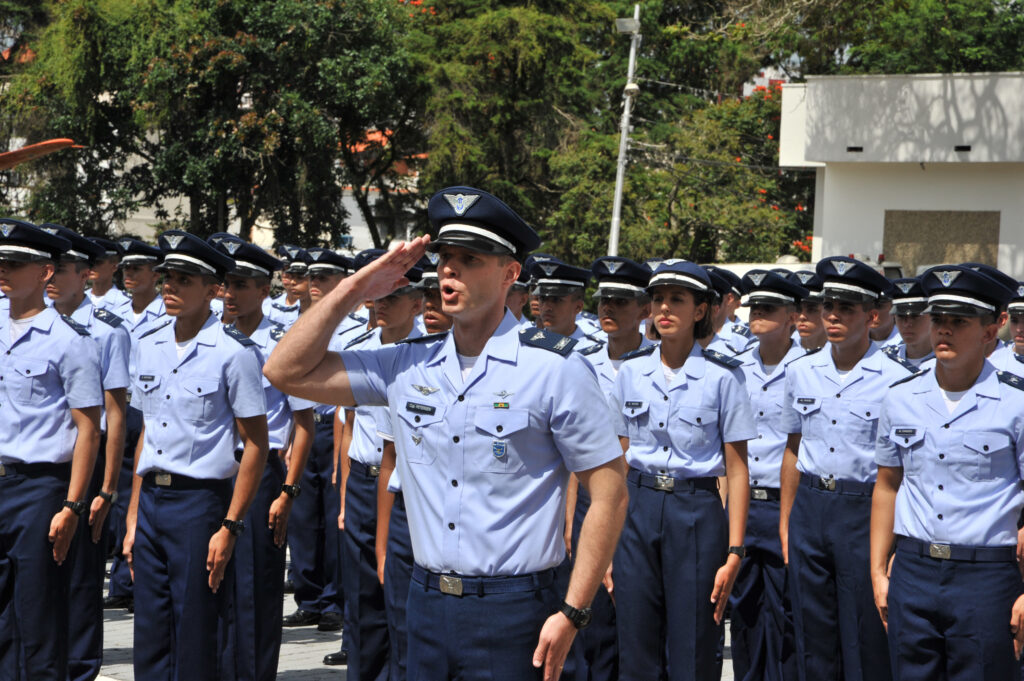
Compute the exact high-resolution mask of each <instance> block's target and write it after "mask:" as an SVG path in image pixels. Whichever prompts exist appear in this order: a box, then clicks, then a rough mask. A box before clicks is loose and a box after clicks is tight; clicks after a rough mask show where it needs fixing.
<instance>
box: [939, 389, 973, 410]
mask: <svg viewBox="0 0 1024 681" xmlns="http://www.w3.org/2000/svg"><path fill="white" fill-rule="evenodd" d="M967 392H968V391H967V390H958V391H956V392H953V391H951V390H943V391H942V399H943V400H945V401H946V410H947V411H948V412H949V415H950V416H952V415H953V412H954V411H956V406H957V405H958V404H960V400H962V399H963V398H964V395H966V394H967Z"/></svg>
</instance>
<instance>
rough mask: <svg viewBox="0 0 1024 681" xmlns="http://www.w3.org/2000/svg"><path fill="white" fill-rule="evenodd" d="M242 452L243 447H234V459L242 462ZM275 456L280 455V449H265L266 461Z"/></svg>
mask: <svg viewBox="0 0 1024 681" xmlns="http://www.w3.org/2000/svg"><path fill="white" fill-rule="evenodd" d="M244 453H245V450H244V449H236V450H235V461H237V462H238V463H242V455H243V454H244ZM275 456H276V457H280V456H281V450H280V449H270V450H267V461H270V460H271V458H272V457H275Z"/></svg>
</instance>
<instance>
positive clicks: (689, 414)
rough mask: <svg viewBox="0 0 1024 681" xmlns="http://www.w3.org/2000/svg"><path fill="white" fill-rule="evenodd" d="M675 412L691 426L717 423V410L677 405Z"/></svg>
mask: <svg viewBox="0 0 1024 681" xmlns="http://www.w3.org/2000/svg"><path fill="white" fill-rule="evenodd" d="M677 414H678V416H679V418H681V419H682V420H683V421H686V422H687V423H689V424H690V425H691V426H699V427H704V426H708V425H711V424H715V423H718V411H717V410H715V409H707V408H705V407H679V409H678V411H677Z"/></svg>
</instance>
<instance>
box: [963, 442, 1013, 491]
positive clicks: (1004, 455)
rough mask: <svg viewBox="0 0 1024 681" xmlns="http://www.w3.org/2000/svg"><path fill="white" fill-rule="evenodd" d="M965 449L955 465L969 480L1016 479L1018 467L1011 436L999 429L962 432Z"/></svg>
mask: <svg viewBox="0 0 1024 681" xmlns="http://www.w3.org/2000/svg"><path fill="white" fill-rule="evenodd" d="M963 442H964V449H963V450H962V451H961V452H959V453H958V455H957V456H956V457H955V459H954V464H955V465H956V467H957V468H959V469H960V472H961V474H962V475H963V476H964V477H966V478H967V479H968V480H977V481H984V480H995V479H997V478H998V479H1016V478H1017V477H1018V474H1017V466H1016V461H1015V460H1014V450H1013V447H1012V443H1011V442H1010V437H1009V436H1008V435H1007V434H1006V433H999V432H985V431H980V432H977V431H976V432H971V433H964V440H963Z"/></svg>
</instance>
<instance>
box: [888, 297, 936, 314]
mask: <svg viewBox="0 0 1024 681" xmlns="http://www.w3.org/2000/svg"><path fill="white" fill-rule="evenodd" d="M926 307H928V305H927V304H926V303H913V304H911V305H900V303H899V301H898V300H897V301H896V302H894V303H893V305H892V313H893V314H894V315H897V316H902V315H921V314H924V310H925V308H926Z"/></svg>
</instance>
